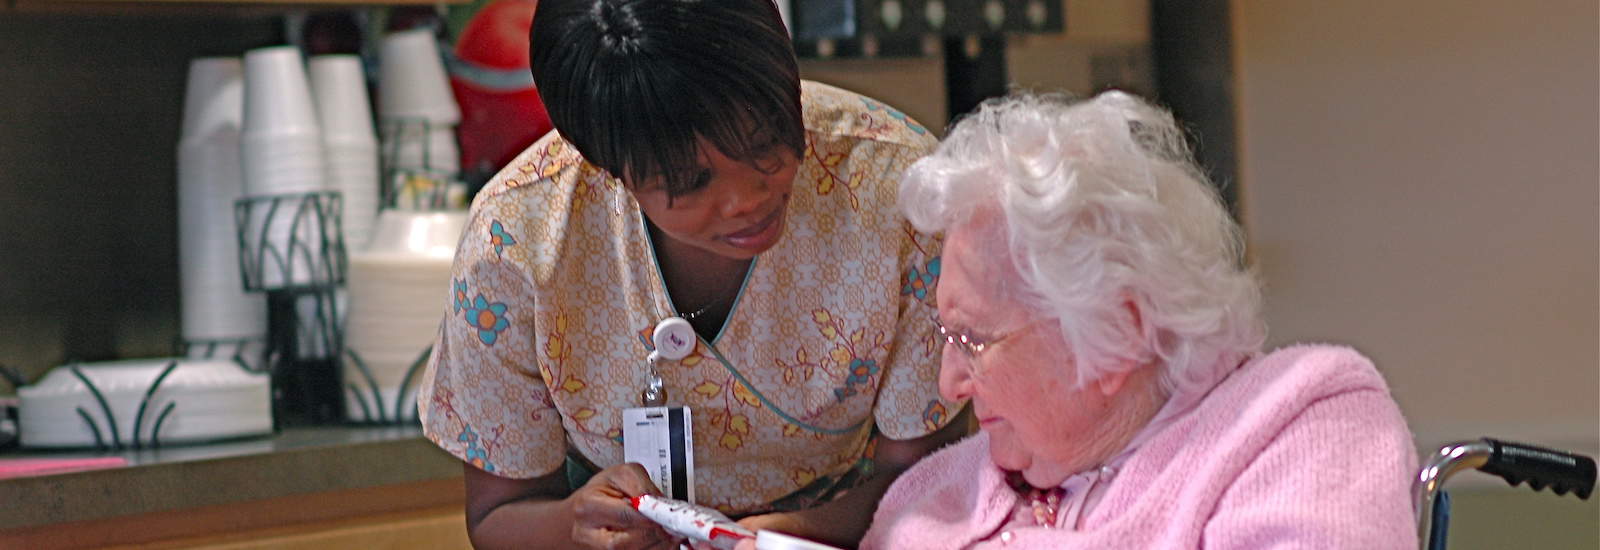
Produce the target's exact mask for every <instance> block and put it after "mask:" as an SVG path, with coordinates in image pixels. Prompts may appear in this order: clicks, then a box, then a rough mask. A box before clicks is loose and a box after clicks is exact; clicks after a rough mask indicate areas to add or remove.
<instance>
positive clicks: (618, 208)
mask: <svg viewBox="0 0 1600 550" xmlns="http://www.w3.org/2000/svg"><path fill="white" fill-rule="evenodd" d="M802 98H803V100H802V104H803V112H804V117H805V126H806V129H807V132H806V150H805V152H804V154H803V158H802V160H801V165H800V168H799V173H798V175H797V176H796V180H795V184H794V188H793V191H792V194H791V196H790V203H789V211H788V215H787V216H788V220H787V225H786V228H785V235H784V236H783V237H782V238H781V239H779V241H778V243H777V244H776V245H775V246H774V247H773V248H772V249H770V250H768V251H767V252H765V253H763V254H761V255H760V256H759V257H757V258H756V259H755V261H754V262H753V264H752V266H751V268H750V271H749V273H748V274H747V275H746V277H745V281H744V286H743V288H742V289H741V290H740V292H739V295H738V297H737V298H736V300H737V301H736V302H735V303H734V306H733V310H732V312H731V313H730V314H729V315H728V318H727V321H726V322H725V324H724V325H723V327H722V329H721V331H720V333H719V334H718V335H717V337H716V339H715V340H714V341H706V340H705V339H700V340H699V341H698V342H697V344H696V347H695V349H694V351H693V352H692V353H691V355H690V356H688V357H686V358H684V359H682V360H678V361H663V362H662V363H661V364H660V366H659V367H658V369H659V371H660V374H661V376H662V378H663V379H665V382H666V389H667V399H668V400H667V404H668V405H669V406H680V405H687V406H689V407H691V408H692V411H693V412H692V419H693V432H694V462H695V481H694V482H695V492H696V493H697V497H698V498H697V500H698V501H699V502H700V503H702V504H706V505H710V506H713V507H716V508H718V509H721V510H723V511H725V512H727V513H732V514H747V513H758V512H764V511H770V510H775V509H796V508H803V507H807V506H810V505H812V504H814V503H816V502H817V501H819V500H822V499H826V498H830V496H831V494H832V493H833V492H834V491H836V490H838V489H841V488H845V487H847V486H848V485H850V484H851V483H853V482H854V481H857V480H858V479H859V478H860V474H861V473H864V472H866V471H868V469H870V466H871V453H872V441H873V440H874V436H876V435H877V434H882V435H885V436H888V437H890V438H894V439H910V438H915V437H920V436H923V435H927V434H928V433H930V432H932V431H934V430H937V429H938V428H940V427H942V426H943V425H944V424H945V423H947V422H949V421H950V419H951V417H952V416H953V415H954V413H955V412H957V411H958V410H959V409H958V407H957V405H956V404H952V403H945V402H942V401H941V400H940V398H939V396H938V367H939V351H940V349H941V348H940V346H939V345H938V340H937V338H936V331H935V329H934V324H933V322H932V317H933V314H934V311H935V308H934V303H933V298H934V295H933V286H934V282H935V281H936V279H937V277H938V274H939V250H940V245H941V242H940V241H939V240H938V239H936V238H935V237H933V236H930V235H926V234H922V233H918V232H916V231H915V230H914V229H912V228H911V227H910V225H908V224H907V223H906V222H905V221H904V219H903V218H902V217H901V216H900V215H899V212H898V210H897V209H896V203H895V197H896V194H897V190H898V183H899V177H900V175H901V173H902V172H903V171H904V170H905V168H906V167H907V166H908V165H910V163H911V162H913V161H915V160H916V159H918V158H920V157H922V156H923V155H925V154H927V153H928V152H930V151H931V150H932V149H933V147H934V146H935V145H936V140H935V139H934V138H933V136H931V135H930V134H929V132H928V131H927V129H925V128H923V127H922V126H920V125H918V124H917V123H916V122H915V121H913V120H911V119H910V118H907V117H906V116H905V115H904V114H902V113H900V112H899V111H896V110H894V109H891V108H889V107H887V106H885V105H883V104H881V103H878V102H876V101H873V100H871V99H868V98H866V97H862V96H860V95H856V94H854V93H851V92H847V91H844V90H840V89H838V88H833V87H830V86H826V85H822V84H817V83H812V82H806V83H804V84H803V95H802ZM652 250H653V249H652V247H651V243H650V237H649V235H648V233H647V231H646V228H645V222H644V220H643V218H642V216H641V215H640V212H639V209H638V206H637V205H636V204H635V203H634V202H633V199H632V197H631V195H630V194H629V193H628V192H627V190H626V189H624V188H623V186H622V184H621V182H619V181H618V180H616V179H614V178H611V177H609V176H608V175H606V174H605V172H604V171H602V170H600V169H598V168H596V167H594V166H593V165H590V164H588V163H586V162H584V161H583V159H582V158H581V157H580V156H579V154H578V153H577V151H576V150H575V149H573V148H572V147H571V146H570V145H568V144H567V142H565V141H564V140H562V139H561V138H560V137H559V136H557V135H556V134H555V133H551V134H548V135H546V136H545V137H544V138H543V139H541V140H539V141H538V142H537V143H535V144H533V145H532V146H531V147H529V149H528V150H527V151H525V152H523V153H522V154H521V155H520V156H519V157H518V158H517V159H516V160H514V161H512V162H511V164H509V165H507V167H506V168H505V169H504V170H502V171H501V172H500V174H499V175H497V176H496V177H495V178H494V180H493V181H491V182H490V183H489V184H488V186H487V187H485V188H484V189H483V191H482V192H480V193H479V196H478V197H477V198H476V199H475V201H474V204H473V208H472V214H471V217H470V220H469V221H468V225H467V227H466V229H465V231H464V232H463V235H462V240H461V242H460V245H459V246H458V248H457V251H456V259H455V266H454V274H453V276H452V289H451V292H450V295H451V299H450V301H449V304H448V306H447V310H446V313H447V317H448V318H447V319H446V320H445V321H444V323H443V326H442V328H441V333H440V338H439V341H438V342H437V344H436V345H435V346H434V353H433V358H432V360H431V361H430V363H429V365H428V369H427V372H426V374H424V377H423V380H422V383H421V386H420V389H419V393H418V397H417V400H418V406H419V411H420V415H421V419H422V424H423V429H424V431H425V433H426V434H427V436H428V438H429V439H431V440H433V441H434V442H435V443H436V444H438V445H439V446H440V447H442V448H444V449H445V450H446V451H448V452H450V453H452V454H454V455H456V456H457V457H459V458H461V459H462V460H465V461H468V462H471V463H472V464H474V465H476V466H477V467H479V468H481V469H483V470H485V471H488V472H492V473H495V474H498V475H501V476H505V477H510V478H531V477H537V476H541V475H546V474H549V473H551V472H553V471H555V470H556V469H557V468H558V467H560V466H561V465H562V464H563V461H564V460H565V459H566V457H567V455H568V453H569V452H575V454H577V455H580V456H581V457H582V459H583V460H584V461H587V462H588V463H590V464H591V465H592V466H594V467H597V468H605V467H608V466H612V465H615V464H618V463H620V462H622V456H623V452H622V435H621V433H622V432H621V420H622V409H624V408H628V407H636V406H639V394H640V391H641V390H642V389H644V386H645V380H646V376H647V374H646V373H647V370H646V362H645V357H646V355H648V354H649V352H650V351H651V343H650V342H651V339H650V335H651V331H652V330H653V328H654V327H655V325H656V323H657V322H659V321H660V320H662V319H664V318H666V317H669V316H672V315H674V314H675V312H674V310H673V306H672V302H671V300H670V299H669V297H668V295H667V292H666V290H665V286H664V285H663V283H662V280H661V275H660V271H659V270H658V268H657V265H656V261H655V256H654V253H653V251H652Z"/></svg>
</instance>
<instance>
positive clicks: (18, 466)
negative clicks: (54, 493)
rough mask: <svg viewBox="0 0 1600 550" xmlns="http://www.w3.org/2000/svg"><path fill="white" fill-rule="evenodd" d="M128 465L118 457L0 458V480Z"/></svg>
mask: <svg viewBox="0 0 1600 550" xmlns="http://www.w3.org/2000/svg"><path fill="white" fill-rule="evenodd" d="M127 465H128V459H126V458H122V457H120V456H108V457H102V458H0V479H6V478H12V477H24V476H39V475H46V474H59V473H64V472H76V471H80V470H98V469H101V468H119V467H122V466H127Z"/></svg>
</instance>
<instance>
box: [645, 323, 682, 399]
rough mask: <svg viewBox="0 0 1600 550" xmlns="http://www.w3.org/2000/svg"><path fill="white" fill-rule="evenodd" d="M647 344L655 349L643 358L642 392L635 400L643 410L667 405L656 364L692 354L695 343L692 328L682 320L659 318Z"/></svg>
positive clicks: (664, 388)
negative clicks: (637, 400) (644, 376)
mask: <svg viewBox="0 0 1600 550" xmlns="http://www.w3.org/2000/svg"><path fill="white" fill-rule="evenodd" d="M650 342H651V344H654V345H655V350H654V351H651V352H650V355H649V356H648V357H646V358H645V363H646V364H647V365H648V370H647V371H646V378H645V388H644V391H642V392H640V393H639V401H640V402H641V403H643V404H644V406H647V407H662V406H665V405H666V404H667V389H666V383H665V382H664V381H663V380H662V379H661V373H660V372H659V371H657V369H656V365H657V364H659V363H661V361H662V360H663V359H665V360H671V361H677V360H679V359H683V358H685V357H688V356H689V354H690V353H691V352H693V351H694V346H695V342H696V336H695V333H694V326H693V325H690V324H689V321H687V320H685V319H684V318H682V317H668V318H666V319H662V320H661V322H660V323H656V328H655V331H654V332H653V333H652V334H651V335H650Z"/></svg>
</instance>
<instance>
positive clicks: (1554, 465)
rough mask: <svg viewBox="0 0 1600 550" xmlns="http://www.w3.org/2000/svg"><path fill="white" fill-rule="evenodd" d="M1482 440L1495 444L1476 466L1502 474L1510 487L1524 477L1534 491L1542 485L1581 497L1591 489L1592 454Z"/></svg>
mask: <svg viewBox="0 0 1600 550" xmlns="http://www.w3.org/2000/svg"><path fill="white" fill-rule="evenodd" d="M1484 441H1485V442H1487V443H1489V445H1490V446H1492V447H1494V453H1493V454H1492V455H1490V456H1489V462H1488V463H1485V464H1484V465H1483V466H1481V467H1479V468H1478V469H1479V470H1482V471H1485V472H1488V473H1491V474H1494V475H1497V476H1500V477H1501V478H1504V479H1505V480H1506V482H1507V483H1510V484H1511V486H1512V487H1515V486H1517V484H1518V483H1522V482H1524V481H1526V482H1528V486H1529V487H1532V488H1533V490H1535V491H1538V490H1541V489H1544V488H1545V487H1549V488H1550V490H1551V491H1554V492H1555V494H1558V495H1564V494H1567V491H1572V494H1575V495H1577V496H1578V498H1580V499H1584V500H1588V498H1589V494H1590V493H1592V492H1594V477H1595V469H1594V459H1593V458H1589V457H1587V456H1583V455H1576V454H1572V453H1564V452H1561V451H1552V450H1550V449H1545V448H1541V447H1535V446H1533V445H1523V444H1521V443H1512V442H1509V441H1500V440H1496V439H1489V438H1484Z"/></svg>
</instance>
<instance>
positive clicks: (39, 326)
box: [0, 13, 282, 393]
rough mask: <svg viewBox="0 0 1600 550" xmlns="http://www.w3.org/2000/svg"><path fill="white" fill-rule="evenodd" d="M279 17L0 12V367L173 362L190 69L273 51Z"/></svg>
mask: <svg viewBox="0 0 1600 550" xmlns="http://www.w3.org/2000/svg"><path fill="white" fill-rule="evenodd" d="M281 19H282V18H281V17H272V16H268V15H264V14H246V13H239V14H228V13H221V14H213V13H204V14H194V13H190V14H165V13H150V14H142V15H139V14H136V15H124V14H116V15H109V14H75V13H69V14H38V13H0V364H5V365H8V366H11V367H14V368H18V369H19V370H21V371H22V372H23V374H24V375H25V377H27V378H28V379H30V380H31V379H34V378H37V376H38V375H39V374H40V373H42V372H43V370H45V369H46V368H48V367H50V366H53V365H55V364H59V363H60V362H62V361H64V360H68V359H82V360H97V359H109V358H115V357H139V356H151V355H160V354H167V353H171V352H172V351H173V346H174V343H175V339H176V337H177V334H178V327H177V325H178V321H177V319H178V265H177V264H178V260H177V242H176V239H177V234H176V224H177V195H176V189H177V186H176V183H175V173H176V166H175V160H174V158H175V153H174V150H175V148H176V146H177V139H178V135H177V134H178V126H179V122H180V119H181V116H182V103H183V87H184V78H185V75H186V73H187V71H188V60H189V59H190V58H192V57H196V56H201V55H219V54H228V55H239V54H241V53H242V52H243V51H244V50H246V49H248V48H251V47H256V46H261V45H267V44H271V43H275V42H277V41H278V40H279V38H278V37H279V36H280V30H279V25H278V23H277V22H278V21H281ZM9 392H10V388H7V387H3V386H0V393H9Z"/></svg>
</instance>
